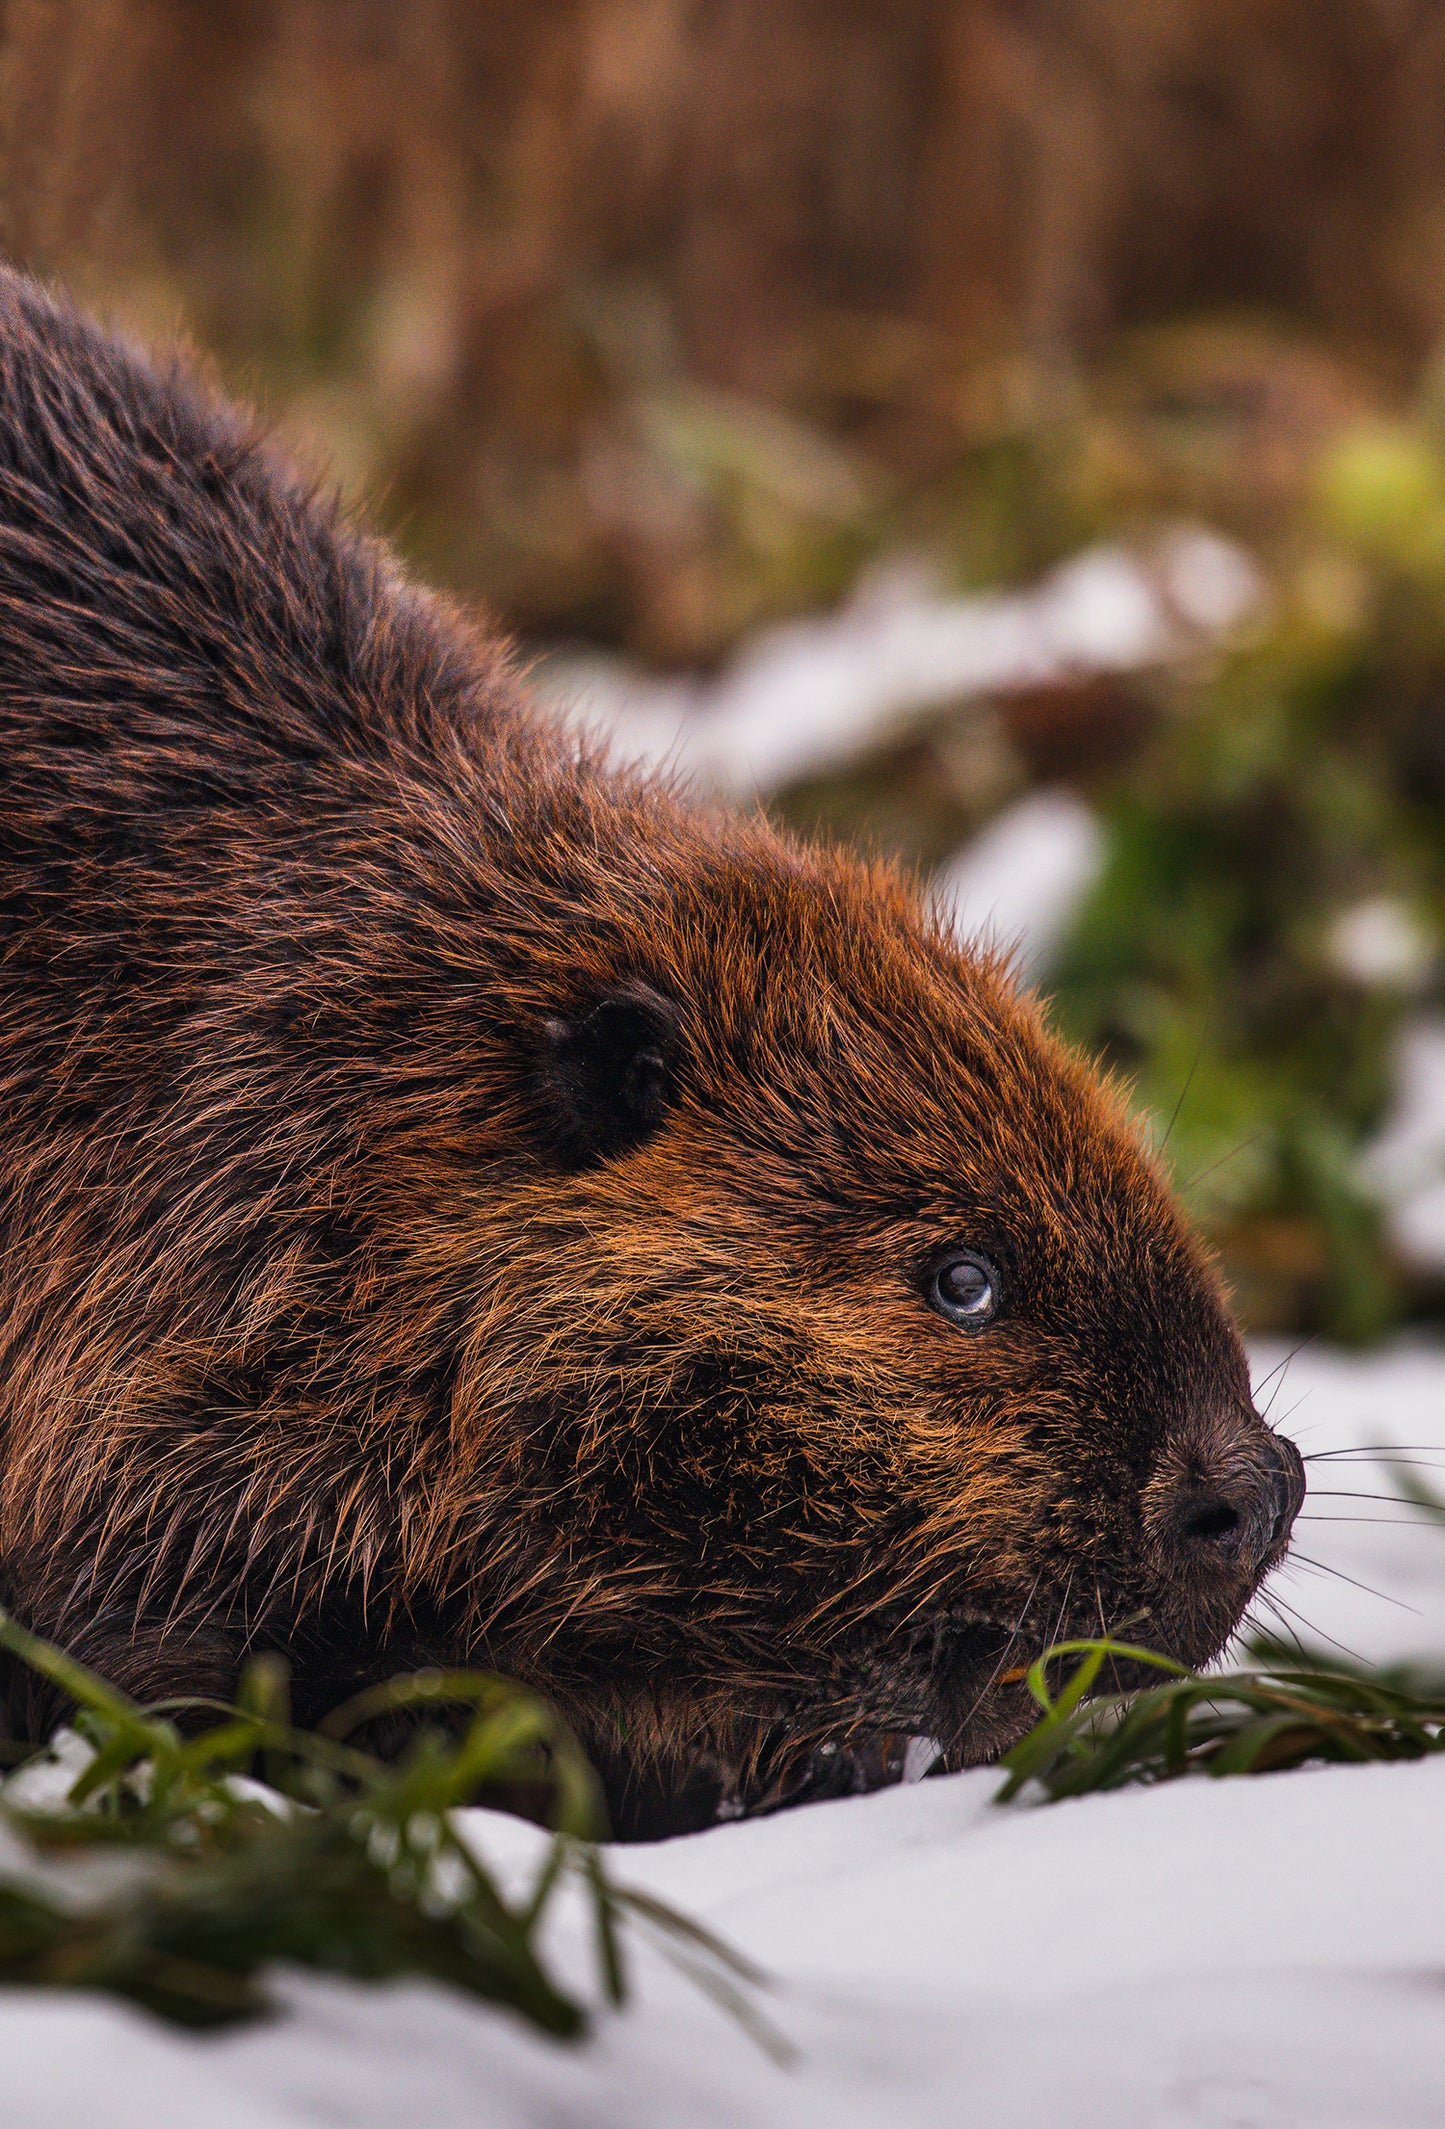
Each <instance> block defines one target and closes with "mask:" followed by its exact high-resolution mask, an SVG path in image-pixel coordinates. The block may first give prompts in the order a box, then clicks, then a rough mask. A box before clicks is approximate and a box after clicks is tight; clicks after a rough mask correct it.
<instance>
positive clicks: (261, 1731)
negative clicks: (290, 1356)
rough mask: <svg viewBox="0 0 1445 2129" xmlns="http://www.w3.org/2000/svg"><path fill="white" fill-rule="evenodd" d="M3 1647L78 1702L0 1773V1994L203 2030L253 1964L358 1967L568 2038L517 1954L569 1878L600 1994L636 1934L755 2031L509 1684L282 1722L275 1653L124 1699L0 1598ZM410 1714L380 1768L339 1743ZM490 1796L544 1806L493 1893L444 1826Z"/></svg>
mask: <svg viewBox="0 0 1445 2129" xmlns="http://www.w3.org/2000/svg"><path fill="white" fill-rule="evenodd" d="M0 1648H3V1649H4V1650H5V1651H6V1652H7V1653H8V1654H9V1655H11V1656H12V1657H14V1658H17V1659H18V1660H19V1661H20V1662H22V1663H24V1664H26V1665H27V1666H29V1667H30V1668H31V1669H32V1670H34V1671H36V1672H38V1673H39V1674H40V1675H41V1676H43V1677H45V1678H46V1679H48V1680H49V1681H50V1682H51V1683H52V1684H53V1685H55V1686H56V1687H58V1688H59V1689H60V1690H61V1692H63V1693H64V1694H65V1695H66V1696H67V1697H68V1698H69V1699H70V1700H71V1701H72V1702H73V1703H74V1707H75V1713H74V1716H73V1734H72V1735H71V1736H70V1737H69V1738H68V1739H66V1740H65V1741H64V1743H63V1744H62V1746H61V1747H60V1748H59V1749H57V1748H54V1747H52V1748H50V1749H49V1750H47V1751H46V1752H43V1753H41V1754H38V1755H36V1756H35V1757H33V1758H32V1759H30V1760H29V1761H27V1762H26V1763H25V1764H24V1765H23V1766H22V1767H21V1768H19V1769H18V1770H17V1771H16V1772H15V1773H14V1774H12V1775H11V1776H10V1777H9V1778H8V1779H7V1780H6V1781H5V1782H4V1783H3V1785H0V1841H3V1843H4V1848H3V1849H0V1985H9V1986H15V1985H30V1986H43V1987H62V1988H86V1989H99V1990H102V1991H105V1992H106V1993H108V1994H111V1995H115V1996H119V1997H122V1998H124V1999H126V2000H127V2001H128V2002H131V2003H135V2004H139V2005H142V2006H143V2007H144V2008H145V2009H147V2010H148V2011H151V2012H153V2013H155V2014H156V2015H157V2016H159V2017H162V2018H165V2019H168V2020H171V2021H172V2022H174V2023H176V2024H178V2025H183V2026H190V2027H211V2026H223V2025H227V2024H230V2023H232V2022H235V2021H237V2020H241V2019H246V2018H253V2017H256V2016H258V2015H260V2014H262V2013H264V2012H266V2011H267V2010H269V2009H271V2008H273V2007H274V1997H273V1994H272V1989H271V1981H272V1976H273V1972H274V1970H275V1969H276V1968H278V1967H281V1966H285V1965H290V1966H301V1967H309V1968H312V1969H314V1970H316V1971H319V1972H323V1973H329V1974H337V1975H344V1976H346V1977H348V1978H350V1979H352V1980H359V1981H382V1980H387V1979H394V1978H400V1977H404V1976H406V1977H425V1978H427V1979H430V1980H433V1981H438V1982H443V1983H446V1984H448V1985H449V1986H451V1987H453V1988H457V1989H461V1990H463V1991H465V1992H466V1993H467V1994H469V1995H472V1996H475V1997H478V1998H481V1999H482V2000H484V2001H486V2002H488V2003H495V2004H501V2005H505V2006H507V2007H508V2008H509V2009H511V2010H512V2011H514V2012H516V2013H518V2014H520V2015H521V2016H522V2017H523V2018H525V2019H526V2020H528V2021H529V2022H530V2023H531V2024H532V2025H533V2026H535V2027H537V2028H539V2029H540V2030H541V2031H542V2032H544V2033H548V2034H553V2035H556V2036H558V2037H559V2038H570V2037H573V2036H575V2035H577V2034H579V2033H581V2032H582V2031H583V2029H584V2027H585V2025H586V2022H587V2012H586V2009H585V2007H584V2005H583V2004H582V2003H580V2002H579V2001H578V2000H577V1999H576V1997H575V1996H574V1995H573V1994H571V1993H569V1992H568V1991H567V1990H566V1989H564V1988H563V1987H562V1986H560V1985H559V1983H558V1982H557V1981H556V1980H555V1979H554V1978H553V1976H552V1975H551V1974H550V1973H549V1971H548V1969H547V1967H546V1965H545V1963H544V1960H543V1958H542V1955H541V1951H540V1949H539V1944H538V1937H539V1929H540V1925H541V1923H542V1920H543V1916H544V1914H545V1912H546V1910H547V1908H548V1906H549V1904H550V1902H551V1901H552V1899H553V1897H554V1896H555V1894H556V1892H557V1889H558V1887H559V1886H560V1885H561V1884H562V1883H563V1882H564V1881H566V1880H569V1879H570V1880H572V1881H573V1882H574V1883H575V1884H576V1885H577V1886H578V1887H579V1888H580V1891H581V1894H582V1897H583V1898H584V1899H585V1900H586V1901H587V1902H588V1904H589V1906H590V1909H591V1913H592V1917H593V1923H594V1930H595V1942H596V1948H597V1950H596V1957H597V1973H598V1980H599V1985H600V1989H599V1992H600V1995H601V1996H602V1998H603V1999H604V2000H606V2001H608V2002H611V2003H613V2004H619V2003H621V2002H622V2001H623V2000H624V1998H625V1995H626V1991H627V1979H626V1962H625V1956H624V1943H623V1936H624V1928H625V1927H631V1928H634V1929H638V1928H640V1929H642V1930H644V1931H646V1932H647V1933H648V1934H649V1935H650V1936H651V1937H652V1938H653V1939H654V1941H656V1942H657V1943H658V1945H659V1946H660V1948H661V1949H662V1950H663V1951H664V1952H665V1953H666V1954H667V1955H668V1956H670V1957H671V1958H672V1959H673V1960H674V1962H675V1963H677V1964H679V1965H681V1966H682V1967H683V1968H684V1969H685V1970H686V1971H687V1972H689V1973H690V1974H691V1975H692V1976H693V1977H694V1978H695V1979H696V1980H697V1981H698V1982H699V1983H700V1984H701V1985H702V1986H703V1987H705V1988H707V1989H708V1990H709V1991H710V1992H711V1993H712V1994H713V1995H714V1996H715V1997H717V1998H718V1999H719V2000H720V2001H722V2002H723V2003H725V2004H726V2005H727V2006H728V2007H729V2008H730V2009H732V2010H734V2011H736V2012H737V2013H738V2014H739V2015H741V2016H742V2017H743V2018H744V2020H745V2022H747V2023H749V2024H750V2025H751V2026H752V2027H753V2029H754V2031H755V2032H758V2034H759V2037H760V2038H762V2039H763V2040H764V2041H765V2042H766V2041H767V2040H768V2038H769V2036H768V2034H767V2033H766V2031H765V2030H763V2029H760V2028H759V2025H758V2021H757V2019H756V2018H755V2016H753V2015H752V2012H751V2000H750V1995H749V1990H750V1989H751V1987H752V1985H753V1984H754V1983H755V1982H756V1981H757V1980H758V1978H759V1977H758V1976H757V1975H756V1974H755V1973H754V1972H753V1971H752V1969H750V1968H749V1967H747V1966H746V1965H745V1964H744V1963H743V1962H742V1961H741V1960H739V1959H738V1958H737V1957H736V1956H735V1955H734V1954H733V1953H731V1952H730V1951H728V1950H727V1948H726V1947H724V1946H723V1945H721V1944H719V1943H718V1942H717V1940H716V1939H714V1938H713V1937H711V1936H710V1935H709V1934H708V1933H707V1932H705V1931H704V1930H701V1929H699V1928H698V1927H697V1926H696V1925H695V1924H693V1923H691V1922H689V1921H688V1920H686V1918H684V1917H683V1916H681V1915H678V1914H676V1913H674V1912H673V1911H672V1910H671V1909H670V1908H667V1907H664V1906H663V1905H662V1904H661V1903H659V1902H657V1901H654V1900H652V1899H650V1898H647V1897H645V1896H642V1895H638V1894H634V1893H631V1892H628V1891H627V1890H625V1889H624V1888H621V1887H618V1886H616V1885H614V1884H613V1883H612V1882H611V1880H610V1879H609V1877H608V1875H607V1873H606V1870H605V1869H604V1866H603V1863H602V1859H601V1857H600V1855H599V1853H598V1850H597V1848H596V1846H595V1842H596V1839H597V1838H598V1836H599V1835H600V1834H601V1833H602V1831H603V1830H604V1822H603V1814H602V1807H601V1800H600V1793H599V1790H598V1788H597V1784H596V1780H595V1777H594V1776H593V1774H592V1771H591V1769H590V1767H589V1766H588V1764H587V1762H586V1760H585V1759H584V1757H583V1755H582V1753H581V1750H580V1748H579V1747H578V1745H577V1744H576V1742H575V1740H574V1739H573V1738H572V1736H571V1734H570V1733H569V1732H568V1731H567V1729H566V1728H565V1726H564V1725H563V1724H562V1723H561V1721H560V1720H559V1719H558V1717H557V1716H555V1715H554V1714H553V1713H552V1712H551V1710H550V1709H548V1708H547V1706H546V1705H545V1703H544V1702H542V1701H541V1700H539V1699H538V1698H537V1697H536V1696H535V1695H533V1694H531V1693H528V1692H526V1691H524V1690H523V1689H522V1688H521V1687H518V1686H515V1685H513V1684H510V1683H508V1682H506V1681H504V1680H501V1679H497V1678H491V1677H487V1676H484V1675H481V1674H477V1673H470V1672H460V1671H458V1672H422V1673H418V1674H417V1675H415V1676H412V1677H406V1678H399V1679H397V1680H395V1681H393V1682H392V1683H391V1684H389V1685H386V1686H382V1687H378V1688H377V1689H375V1690H374V1691H372V1692H369V1693H366V1694H364V1695H361V1696H359V1697H358V1698H357V1699H356V1700H355V1701H353V1702H351V1703H349V1704H348V1706H347V1707H346V1708H344V1709H341V1710H339V1711H338V1712H337V1714H336V1715H334V1716H332V1717H331V1718H330V1719H329V1720H328V1722H327V1723H326V1724H324V1725H323V1726H322V1728H321V1729H320V1730H318V1731H302V1730H298V1729H296V1728H294V1727H293V1726H292V1724H291V1722H290V1720H289V1714H288V1709H287V1697H286V1673H285V1667H284V1665H283V1664H282V1663H280V1662H279V1660H277V1659H275V1658H269V1659H268V1658H261V1659H258V1660H257V1661H256V1662H254V1663H252V1664H251V1666H250V1667H249V1668H248V1670H247V1672H246V1674H245V1677H244V1679H243V1681H242V1684H241V1688H240V1691H239V1694H238V1698H237V1703H236V1705H235V1706H233V1707H227V1706H222V1705H220V1704H218V1703H209V1702H197V1701H191V1702H170V1703H167V1704H165V1705H164V1706H162V1707H158V1708H152V1709H144V1708H141V1707H138V1706H137V1705H136V1704H135V1703H134V1702H133V1701H131V1700H129V1699H127V1698H126V1697H125V1695H123V1694H121V1693H118V1692H117V1691H115V1689H114V1688H113V1687H111V1686H108V1685H107V1684H105V1683H104V1681H103V1680H101V1679H99V1678H97V1677H96V1676H95V1675H94V1674H93V1673H92V1672H90V1671H88V1670H86V1669H85V1668H84V1666H83V1665H81V1664H78V1663H76V1662H75V1661H74V1660H73V1659H72V1658H71V1657H69V1656H67V1655H65V1654H64V1653H63V1652H62V1651H61V1650H59V1649H57V1648H54V1647H53V1646H51V1644H49V1643H48V1642H45V1641H42V1640H40V1639H39V1638H38V1637H36V1636H35V1635H33V1634H30V1633H28V1632H27V1631H26V1630H25V1629H24V1628H22V1627H20V1626H18V1625H17V1624H16V1623H15V1622H14V1621H13V1620H11V1619H9V1618H7V1617H6V1616H5V1615H4V1614H3V1613H0ZM428 1709H434V1710H435V1711H436V1712H437V1714H438V1715H439V1716H440V1715H442V1714H446V1715H448V1716H449V1717H450V1718H451V1726H450V1727H449V1728H448V1729H443V1728H442V1727H441V1725H440V1724H439V1723H438V1724H434V1725H426V1724H425V1722H424V1721H423V1724H422V1726H421V1727H419V1728H418V1729H417V1731H416V1734H415V1736H414V1738H413V1740H412V1742H411V1743H410V1745H409V1746H408V1747H407V1749H406V1751H405V1752H404V1754H403V1755H402V1756H401V1757H400V1758H397V1759H391V1760H382V1759H379V1758H377V1757H375V1756H374V1755H372V1754H371V1753H369V1752H366V1751H363V1750H361V1749H359V1748H358V1747H357V1746H356V1745H355V1744H354V1743H352V1742H351V1741H350V1740H351V1736H352V1734H353V1733H354V1732H355V1731H356V1729H357V1728H359V1727H360V1725H362V1724H363V1723H369V1722H372V1721H376V1720H385V1719H386V1718H388V1717H391V1718H394V1717H396V1716H398V1715H406V1716H408V1717H409V1718H411V1719H413V1720H415V1719H416V1718H417V1716H418V1714H421V1715H422V1716H423V1717H424V1714H425V1711H426V1710H428ZM459 1711H460V1712H463V1713H465V1716H466V1719H465V1722H464V1724H463V1725H462V1726H461V1727H460V1729H458V1728H457V1722H456V1718H457V1716H458V1713H459ZM182 1714H184V1715H185V1716H186V1717H187V1718H188V1720H187V1730H186V1732H185V1733H183V1731H182V1730H181V1728H180V1727H179V1726H178V1723H177V1721H176V1720H175V1718H176V1717H178V1716H180V1715H182ZM198 1721H199V1722H200V1723H201V1727H199V1728H197V1727H196V1725H197V1723H198ZM497 1791H512V1792H513V1793H517V1792H523V1793H526V1794H527V1795H529V1796H530V1797H533V1798H537V1797H541V1798H542V1799H544V1801H545V1804H546V1812H545V1815H546V1817H547V1820H548V1823H549V1825H550V1826H551V1828H552V1840H551V1842H550V1844H549V1846H548V1849H547V1852H546V1855H545V1858H544V1860H543V1862H542V1865H541V1867H540V1869H539V1871H538V1872H537V1875H536V1877H535V1879H534V1880H533V1882H532V1883H531V1885H530V1886H529V1887H528V1888H526V1889H525V1890H524V1891H523V1892H521V1893H519V1894H516V1895H509V1894H508V1892H506V1891H505V1890H504V1889H503V1888H502V1887H501V1886H500V1885H499V1883H498V1882H497V1880H496V1878H495V1877H494V1876H493V1874H492V1873H491V1871H489V1870H488V1868H487V1867H486V1865H485V1863H484V1862H483V1861H482V1860H481V1859H480V1858H479V1857H478V1856H477V1855H476V1854H475V1853H474V1852H473V1850H472V1848H471V1847H470V1846H469V1845H468V1844H467V1842H466V1841H465V1840H464V1839H463V1838H462V1837H461V1836H460V1834H459V1833H458V1831H457V1829H456V1826H455V1824H454V1822H453V1820H452V1818H451V1816H450V1814H451V1813H452V1812H453V1811H454V1809H455V1808H456V1807H457V1806H459V1805H464V1804H467V1803H469V1802H471V1801H472V1800H473V1799H474V1798H475V1797H476V1796H477V1795H478V1794H479V1793H482V1792H486V1793H489V1794H490V1793H494V1792H497ZM7 1836H8V1838H7ZM7 1850H8V1853H7V1852H5V1851H7Z"/></svg>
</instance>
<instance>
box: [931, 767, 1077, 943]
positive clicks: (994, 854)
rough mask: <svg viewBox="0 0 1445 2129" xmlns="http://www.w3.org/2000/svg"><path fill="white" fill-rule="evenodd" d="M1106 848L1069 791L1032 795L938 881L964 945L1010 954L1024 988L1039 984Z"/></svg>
mask: <svg viewBox="0 0 1445 2129" xmlns="http://www.w3.org/2000/svg"><path fill="white" fill-rule="evenodd" d="M1106 855H1107V845H1106V841H1105V836H1104V831H1103V829H1102V827H1101V826H1100V825H1099V821H1098V819H1097V817H1096V816H1095V814H1094V813H1093V812H1092V810H1091V809H1090V808H1089V807H1088V806H1086V805H1085V803H1084V801H1083V800H1082V799H1081V798H1077V797H1075V795H1074V793H1073V792H1072V791H1063V790H1055V791H1034V792H1031V793H1030V794H1029V796H1028V797H1027V798H1022V799H1020V800H1019V801H1018V803H1017V804H1016V805H1013V806H1010V807H1009V808H1008V810H1007V811H1006V812H1004V813H1001V814H999V816H998V818H997V819H996V820H993V821H990V822H989V824H988V826H987V827H986V828H985V829H983V830H982V831H981V833H980V834H978V835H976V836H975V837H974V839H973V841H972V842H971V843H969V844H968V845H967V846H966V847H965V848H964V849H963V850H961V851H960V852H959V853H958V855H957V856H956V857H955V858H953V859H951V860H950V862H949V863H948V864H947V865H945V866H944V867H943V869H942V871H941V872H939V873H938V874H936V875H935V877H934V880H933V893H934V895H935V897H936V898H937V900H938V902H939V904H940V905H941V906H942V907H943V908H944V909H946V910H947V911H948V913H949V915H950V917H951V918H952V921H953V924H954V927H955V929H956V930H957V932H958V934H959V936H960V938H962V939H964V940H970V941H972V940H984V941H986V942H989V943H991V944H994V945H997V946H1000V947H1003V948H1005V949H1007V950H1008V951H1009V952H1010V954H1011V957H1012V963H1013V967H1014V969H1015V971H1016V973H1017V976H1018V980H1019V982H1020V983H1024V984H1030V983H1037V982H1038V980H1039V979H1040V977H1041V976H1043V975H1044V974H1045V973H1046V972H1047V970H1048V967H1049V963H1050V960H1051V958H1052V956H1053V953H1054V949H1055V948H1056V947H1057V945H1058V944H1059V942H1060V940H1061V939H1062V938H1063V935H1064V933H1065V931H1066V930H1067V928H1068V925H1069V922H1070V919H1071V918H1072V917H1073V915H1074V912H1075V911H1076V909H1077V908H1078V906H1079V904H1080V902H1081V901H1082V900H1083V898H1084V896H1085V895H1086V894H1087V893H1088V891H1089V889H1090V888H1091V887H1092V886H1093V884H1094V882H1095V881H1096V880H1097V879H1098V877H1099V874H1100V873H1101V872H1102V870H1103V868H1104V861H1105V858H1106Z"/></svg>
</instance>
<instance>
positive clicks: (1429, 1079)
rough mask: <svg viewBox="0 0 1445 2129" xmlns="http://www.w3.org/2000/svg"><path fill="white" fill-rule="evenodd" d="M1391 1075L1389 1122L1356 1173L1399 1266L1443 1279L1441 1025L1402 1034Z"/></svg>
mask: <svg viewBox="0 0 1445 2129" xmlns="http://www.w3.org/2000/svg"><path fill="white" fill-rule="evenodd" d="M1394 1075H1395V1092H1394V1099H1393V1102H1392V1105H1391V1109H1390V1114H1389V1115H1388V1117H1387V1118H1386V1120H1385V1124H1384V1128H1383V1129H1382V1131H1381V1132H1380V1135H1379V1136H1378V1138H1377V1139H1376V1140H1375V1142H1374V1144H1373V1146H1371V1147H1370V1148H1369V1149H1368V1151H1367V1152H1366V1154H1365V1157H1364V1160H1363V1162H1362V1163H1361V1173H1362V1175H1363V1178H1364V1181H1365V1183H1366V1184H1367V1186H1368V1187H1369V1188H1370V1189H1372V1190H1376V1191H1378V1192H1379V1194H1380V1196H1381V1197H1382V1198H1383V1199H1384V1202H1385V1206H1386V1208H1387V1218H1386V1224H1387V1227H1388V1230H1389V1234H1390V1239H1391V1241H1392V1242H1393V1243H1394V1245H1395V1247H1396V1248H1397V1249H1398V1250H1399V1252H1400V1254H1401V1256H1402V1257H1403V1258H1404V1259H1405V1261H1406V1263H1408V1264H1412V1265H1414V1266H1415V1268H1416V1269H1417V1270H1419V1271H1428V1272H1445V1019H1442V1018H1440V1017H1438V1016H1436V1017H1430V1018H1421V1019H1418V1020H1415V1021H1412V1022H1410V1023H1409V1024H1408V1025H1407V1026H1406V1027H1405V1028H1404V1030H1403V1031H1402V1033H1401V1035H1400V1037H1399V1040H1398V1043H1397V1046H1396V1051H1395V1059H1394Z"/></svg>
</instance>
